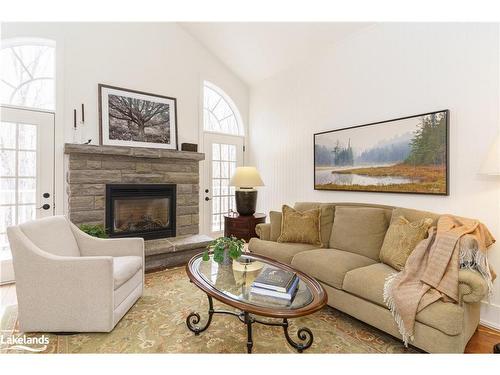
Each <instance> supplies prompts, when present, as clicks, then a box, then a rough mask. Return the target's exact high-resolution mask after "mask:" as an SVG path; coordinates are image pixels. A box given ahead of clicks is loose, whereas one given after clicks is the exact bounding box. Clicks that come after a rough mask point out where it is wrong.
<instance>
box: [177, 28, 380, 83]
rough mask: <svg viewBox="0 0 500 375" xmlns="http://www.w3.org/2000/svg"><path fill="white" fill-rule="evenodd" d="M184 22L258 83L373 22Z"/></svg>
mask: <svg viewBox="0 0 500 375" xmlns="http://www.w3.org/2000/svg"><path fill="white" fill-rule="evenodd" d="M180 25H181V26H182V27H183V28H184V29H185V30H186V31H187V32H188V33H190V34H191V35H192V36H193V37H194V38H196V39H197V40H199V41H200V42H201V43H202V44H203V45H205V47H206V48H208V49H209V50H210V51H211V52H212V53H213V54H214V55H215V56H217V57H218V58H219V59H220V60H221V61H222V62H223V63H224V64H226V65H227V66H228V67H229V68H230V69H231V70H232V71H233V72H235V73H236V74H237V75H238V76H239V77H240V78H241V79H242V80H244V81H245V82H246V83H247V84H249V85H254V84H256V83H258V82H261V81H263V80H265V79H266V78H269V77H272V76H273V75H274V74H276V73H278V72H280V71H282V70H284V69H286V68H288V67H290V66H292V65H294V64H297V63H300V62H302V61H305V60H307V59H308V58H309V57H310V56H312V55H314V54H316V53H318V52H320V51H321V49H323V48H325V47H327V46H329V45H332V44H335V43H337V42H339V41H341V40H342V39H345V38H347V37H349V36H350V35H352V34H354V33H356V32H358V31H359V30H361V29H363V28H365V27H368V26H370V25H372V24H370V23H342V22H331V23H308V22H294V23H289V22H287V23H284V22H281V23H280V22H270V23H262V22H240V23H235V22H194V23H193V22H188V23H185V22H183V23H180Z"/></svg>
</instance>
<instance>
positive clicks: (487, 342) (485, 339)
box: [0, 284, 500, 354]
mask: <svg viewBox="0 0 500 375" xmlns="http://www.w3.org/2000/svg"><path fill="white" fill-rule="evenodd" d="M15 304H17V297H16V287H15V284H7V285H2V286H0V319H1V318H2V314H3V307H4V306H8V305H15ZM497 343H500V331H496V330H494V329H491V328H488V327H485V326H481V325H480V326H479V327H478V328H477V331H476V332H475V333H474V335H473V336H472V338H471V339H470V341H469V343H468V344H467V347H466V348H465V353H471V354H478V353H492V352H493V345H495V344H497Z"/></svg>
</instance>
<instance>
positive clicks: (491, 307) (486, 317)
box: [480, 301, 500, 330]
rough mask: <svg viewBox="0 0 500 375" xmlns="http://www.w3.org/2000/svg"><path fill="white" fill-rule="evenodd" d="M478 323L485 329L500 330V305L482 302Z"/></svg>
mask: <svg viewBox="0 0 500 375" xmlns="http://www.w3.org/2000/svg"><path fill="white" fill-rule="evenodd" d="M480 323H481V324H482V325H484V326H486V327H489V328H493V329H496V330H500V305H496V304H494V303H489V302H486V301H482V302H481V319H480Z"/></svg>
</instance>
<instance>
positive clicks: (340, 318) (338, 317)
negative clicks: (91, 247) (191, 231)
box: [0, 268, 415, 353]
mask: <svg viewBox="0 0 500 375" xmlns="http://www.w3.org/2000/svg"><path fill="white" fill-rule="evenodd" d="M214 305H215V308H216V309H217V308H223V309H228V307H227V306H225V305H224V306H222V304H221V303H218V302H217V301H214ZM207 309H208V302H207V298H206V295H205V294H204V293H203V292H202V291H201V290H199V289H198V288H197V287H196V286H194V285H192V284H191V283H190V282H189V279H188V277H187V275H186V273H185V271H184V268H176V269H172V270H165V271H161V272H156V273H151V274H147V275H146V288H145V294H144V296H143V297H142V298H141V299H140V300H139V301H138V302H137V303H136V304H135V305H134V306H133V307H132V309H131V310H130V311H129V312H128V313H127V314H126V315H125V316H124V317H123V319H122V320H121V321H120V322H119V323H118V325H117V326H116V327H115V329H114V330H113V331H112V332H110V333H90V334H88V333H85V334H75V335H69V336H68V335H55V334H48V335H47V334H45V336H46V337H48V338H49V343H48V345H47V348H46V350H44V351H43V353H245V352H246V329H245V326H244V325H243V324H242V323H241V322H240V321H239V320H238V319H237V318H236V317H234V316H228V315H218V314H216V315H214V317H213V321H212V324H211V326H210V327H209V328H208V329H207V330H206V331H205V332H203V333H201V334H200V335H199V336H195V335H194V334H193V333H192V332H191V331H189V330H188V329H187V327H186V323H185V320H186V317H187V316H188V315H189V313H190V312H192V311H196V312H199V313H200V315H201V317H202V322H204V320H203V319H206V318H207V313H206V311H207ZM16 315H17V313H16V306H9V307H8V308H7V309H6V311H5V313H4V315H3V317H2V322H1V329H2V331H3V336H4V340H3V341H6V340H5V338H6V337H7V335H12V336H14V337H17V336H23V334H22V333H20V332H18V331H17V329H16V327H17V321H16ZM298 327H308V328H310V329H311V330H312V331H313V334H314V343H313V345H312V346H311V347H310V348H309V349H308V350H307V351H306V352H305V353H412V352H415V350H413V349H412V348H410V349H405V347H404V346H403V345H402V343H401V341H399V340H397V339H395V338H393V337H392V336H389V335H387V334H385V333H383V332H381V331H379V330H377V329H375V328H372V327H370V326H369V325H366V324H364V323H362V322H360V321H358V320H356V319H354V318H351V317H350V316H348V315H346V314H343V313H341V312H339V311H337V310H335V309H332V308H330V307H325V308H324V309H322V310H321V311H319V312H317V313H315V314H312V315H309V316H306V317H302V318H298V319H292V320H291V329H290V334H291V335H292V337H293V338H296V337H295V332H296V328H298ZM26 336H27V337H39V336H41V334H27V335H26ZM253 339H254V347H253V352H254V353H296V352H295V350H294V349H293V348H291V347H290V346H289V345H288V344H287V342H286V340H285V338H284V336H283V330H282V328H281V327H269V326H263V325H260V324H254V325H253ZM0 352H2V353H27V351H25V350H23V349H15V348H13V345H9V344H6V343H1V342H0Z"/></svg>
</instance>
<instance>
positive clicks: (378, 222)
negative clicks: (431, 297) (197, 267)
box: [249, 202, 487, 353]
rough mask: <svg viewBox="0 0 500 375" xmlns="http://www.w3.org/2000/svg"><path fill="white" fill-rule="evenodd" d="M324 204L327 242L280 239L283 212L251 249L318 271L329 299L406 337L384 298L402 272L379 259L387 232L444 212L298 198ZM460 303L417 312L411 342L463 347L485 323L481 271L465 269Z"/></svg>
mask: <svg viewBox="0 0 500 375" xmlns="http://www.w3.org/2000/svg"><path fill="white" fill-rule="evenodd" d="M317 207H319V208H321V209H322V221H321V237H322V242H323V243H324V245H323V247H322V248H318V246H314V245H308V244H296V243H278V242H276V239H277V237H278V236H279V233H280V226H281V216H280V215H279V214H278V213H272V214H271V223H266V224H259V225H258V226H257V230H256V231H257V234H258V235H259V237H260V238H252V239H251V240H250V243H249V249H250V251H252V252H254V253H256V254H261V255H264V256H267V257H270V258H273V259H276V260H278V261H281V262H284V263H287V264H291V265H292V266H293V267H295V268H297V269H298V270H300V271H303V272H305V273H307V274H309V275H311V276H313V277H315V278H316V279H317V280H318V281H319V282H321V284H322V285H323V286H324V288H325V290H326V292H327V294H328V305H330V306H331V307H334V308H336V309H338V310H340V311H343V312H345V313H347V314H349V315H351V316H353V317H355V318H357V319H359V320H362V321H364V322H366V323H368V324H370V325H372V326H374V327H376V328H378V329H381V330H383V331H385V332H387V333H389V334H391V335H393V336H395V337H398V338H400V337H401V336H400V334H399V331H398V328H397V325H396V323H395V321H394V319H393V317H392V315H391V312H390V311H389V310H388V308H387V307H386V305H385V303H384V300H383V288H384V281H385V279H386V277H387V276H388V275H390V274H391V273H394V272H397V271H396V270H394V269H393V268H391V267H389V266H388V265H386V264H383V263H380V262H379V252H380V248H381V246H382V243H383V239H384V236H385V232H386V230H387V228H388V226H389V224H390V222H391V220H392V219H395V218H397V217H399V216H404V217H406V218H407V219H408V220H410V221H413V220H417V219H420V218H423V217H430V218H432V219H433V221H434V223H436V222H437V219H438V218H439V215H438V214H434V213H430V212H424V211H418V210H412V209H405V208H399V207H391V206H381V205H368V204H356V203H312V202H301V203H296V204H295V208H296V209H297V210H300V211H304V210H307V209H312V208H317ZM459 282H460V284H459V292H460V303H459V304H453V303H445V302H442V301H438V302H435V303H433V304H431V305H430V306H428V307H427V308H425V309H423V310H422V311H421V312H419V313H418V314H417V317H416V324H415V337H414V340H413V341H412V342H411V345H413V346H416V347H418V348H420V349H422V350H424V351H427V352H431V353H463V351H464V349H465V346H466V344H467V342H468V341H469V339H470V338H471V336H472V335H473V333H474V331H475V330H476V328H477V326H478V324H479V310H480V301H481V299H482V298H483V297H484V296H485V295H486V292H487V285H486V282H485V281H484V279H483V278H482V277H481V276H480V274H479V273H478V272H475V271H471V270H460V273H459Z"/></svg>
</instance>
